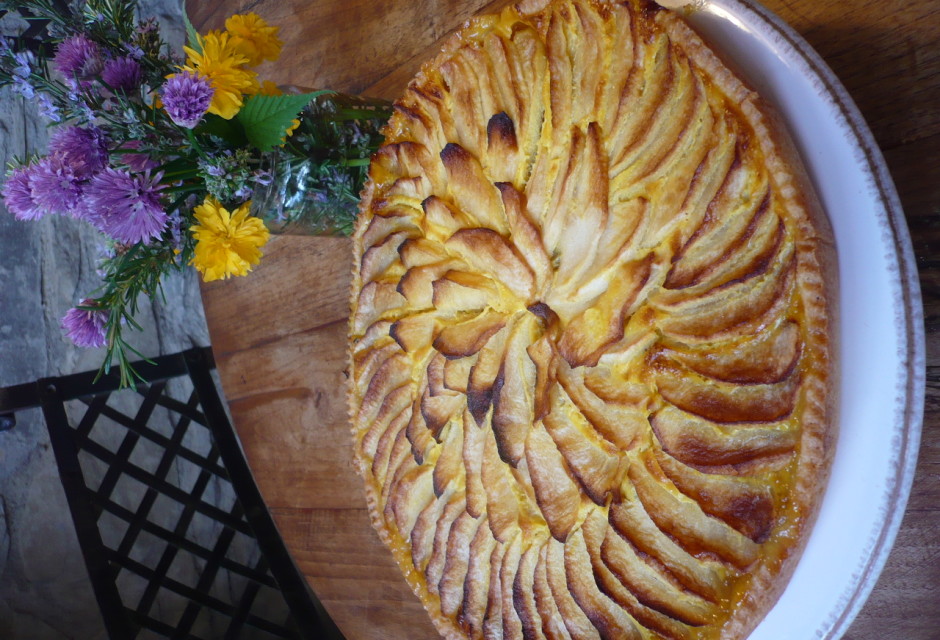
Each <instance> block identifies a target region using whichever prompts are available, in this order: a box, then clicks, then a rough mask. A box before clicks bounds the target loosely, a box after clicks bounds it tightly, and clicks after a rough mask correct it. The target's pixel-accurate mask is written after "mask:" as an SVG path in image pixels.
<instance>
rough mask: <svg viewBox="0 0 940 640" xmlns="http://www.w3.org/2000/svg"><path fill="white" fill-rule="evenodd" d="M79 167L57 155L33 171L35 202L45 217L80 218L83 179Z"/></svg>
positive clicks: (32, 183) (38, 163) (39, 164)
mask: <svg viewBox="0 0 940 640" xmlns="http://www.w3.org/2000/svg"><path fill="white" fill-rule="evenodd" d="M76 166H77V165H76ZM76 166H73V165H72V163H70V162H68V161H67V160H66V158H65V156H63V155H62V154H58V153H54V154H52V155H49V156H47V157H45V158H43V159H42V160H40V161H39V162H37V163H36V164H34V165H32V166H31V167H30V172H31V176H30V181H29V184H30V187H31V189H32V196H33V202H35V203H36V205H37V206H38V207H39V209H40V210H42V211H43V212H44V213H56V214H60V215H65V214H68V215H76V214H78V212H77V211H76V205H77V204H78V202H79V200H80V199H81V197H82V182H83V179H84V176H83V175H80V172H76V170H75V169H76Z"/></svg>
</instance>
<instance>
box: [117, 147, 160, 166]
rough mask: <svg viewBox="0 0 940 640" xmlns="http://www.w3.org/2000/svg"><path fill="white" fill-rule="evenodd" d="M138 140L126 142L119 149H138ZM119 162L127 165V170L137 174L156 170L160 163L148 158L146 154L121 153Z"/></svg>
mask: <svg viewBox="0 0 940 640" xmlns="http://www.w3.org/2000/svg"><path fill="white" fill-rule="evenodd" d="M141 146H142V145H141V143H140V140H128V141H127V142H125V143H124V144H122V145H121V149H122V150H124V149H134V150H136V149H140V147H141ZM120 156H121V161H122V162H123V163H124V164H126V165H127V168H128V169H130V170H131V171H135V172H137V173H142V172H144V171H147V170H148V169H155V168H157V167H158V166H159V165H160V163H159V162H157V161H156V160H154V159H153V158H151V157H150V156H148V155H147V154H146V153H121V154H120Z"/></svg>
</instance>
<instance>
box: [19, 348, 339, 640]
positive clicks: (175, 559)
mask: <svg viewBox="0 0 940 640" xmlns="http://www.w3.org/2000/svg"><path fill="white" fill-rule="evenodd" d="M213 367H214V362H213V358H212V352H211V350H210V349H208V348H196V349H191V350H188V351H185V352H183V353H180V354H176V355H173V356H164V357H160V358H156V359H155V360H154V361H153V363H138V364H136V365H135V368H136V369H137V371H138V372H140V373H141V375H142V376H143V378H144V379H145V380H146V382H145V383H142V384H141V383H139V384H138V385H137V388H136V389H133V390H132V389H123V390H118V379H117V377H116V375H109V376H103V377H102V378H101V379H100V380H98V381H97V382H96V381H95V376H96V372H89V373H83V374H76V375H70V376H63V377H60V378H46V379H42V380H38V381H36V382H35V383H29V384H23V385H16V386H14V387H7V388H5V389H0V414H2V415H0V428H3V427H6V428H9V427H10V426H12V424H15V417H14V412H15V411H16V410H19V409H23V408H27V407H31V406H40V407H42V411H43V414H44V417H45V420H46V424H47V427H48V430H49V436H50V439H51V442H52V447H53V450H54V453H55V458H56V462H57V464H58V467H59V473H60V477H61V480H62V486H63V487H64V489H65V494H66V498H67V500H68V504H69V508H70V510H71V514H72V519H73V521H74V523H75V529H76V532H77V534H78V540H79V543H80V545H81V549H82V553H83V554H84V558H85V564H86V566H87V567H88V573H89V575H90V577H91V582H92V587H93V588H94V591H95V596H96V598H97V600H98V604H99V606H100V608H101V612H102V615H103V617H104V621H105V626H106V628H107V631H108V634H109V635H110V636H111V638H113V639H114V640H132V639H135V638H174V639H176V638H187V639H189V638H204V639H206V640H214V639H217V638H226V639H228V638H301V639H305V638H337V639H341V638H342V635H341V634H340V633H339V631H338V630H337V628H336V626H335V624H334V623H333V622H332V621H331V620H330V618H329V616H328V615H327V614H326V612H325V611H324V610H323V608H322V606H321V605H320V603H319V602H318V601H317V599H316V597H315V596H314V594H313V593H312V592H311V591H310V589H309V587H308V585H307V583H306V581H305V580H304V578H303V576H302V575H301V574H300V572H299V571H298V570H297V568H296V566H295V565H294V564H293V562H292V560H291V558H290V556H289V554H288V552H287V549H286V547H285V546H284V543H283V541H282V540H281V538H280V536H279V534H278V532H277V528H276V526H275V524H274V521H273V519H272V518H271V515H270V514H269V512H268V511H267V509H266V508H265V506H264V503H263V501H262V498H261V494H260V493H259V491H258V488H257V486H256V485H255V483H254V480H253V478H252V476H251V472H250V469H249V468H248V465H247V463H246V461H245V458H244V455H243V453H242V451H241V447H240V444H239V442H238V439H237V436H236V434H235V432H234V430H233V429H232V426H231V423H230V421H229V419H228V417H227V415H226V412H225V409H224V406H223V403H222V400H221V398H220V397H219V394H218V391H217V389H216V386H215V382H214V380H213V378H212V375H211V369H212V368H213Z"/></svg>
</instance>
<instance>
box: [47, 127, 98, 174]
mask: <svg viewBox="0 0 940 640" xmlns="http://www.w3.org/2000/svg"><path fill="white" fill-rule="evenodd" d="M49 152H50V153H52V154H59V155H61V156H62V157H63V158H64V159H65V160H66V162H68V163H69V165H71V166H72V170H73V171H74V172H75V174H76V175H78V176H79V177H80V178H90V177H91V176H92V175H93V174H95V173H98V172H99V171H101V170H102V169H104V168H105V167H106V166H108V144H107V139H106V138H105V134H104V132H103V131H102V130H101V129H99V128H98V127H63V128H59V129H57V130H56V131H55V133H53V134H52V139H51V140H50V141H49Z"/></svg>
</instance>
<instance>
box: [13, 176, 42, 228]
mask: <svg viewBox="0 0 940 640" xmlns="http://www.w3.org/2000/svg"><path fill="white" fill-rule="evenodd" d="M30 169H31V168H30V167H17V168H16V169H14V170H13V171H11V172H10V174H9V175H8V176H7V181H6V184H4V185H3V202H4V204H5V205H6V207H7V210H8V211H9V212H10V213H12V214H13V216H14V217H15V218H16V219H17V220H37V219H39V218H41V217H42V216H43V215H44V214H45V213H46V212H45V210H43V209H41V208H40V207H39V206H38V205H37V204H36V201H35V200H33V189H32V185H31V184H30V182H31V180H32V171H31V170H30Z"/></svg>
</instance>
